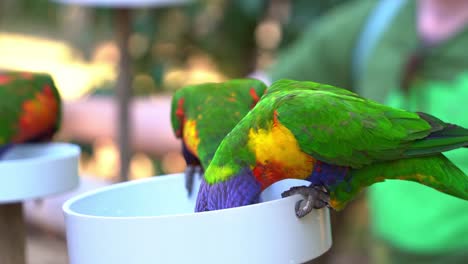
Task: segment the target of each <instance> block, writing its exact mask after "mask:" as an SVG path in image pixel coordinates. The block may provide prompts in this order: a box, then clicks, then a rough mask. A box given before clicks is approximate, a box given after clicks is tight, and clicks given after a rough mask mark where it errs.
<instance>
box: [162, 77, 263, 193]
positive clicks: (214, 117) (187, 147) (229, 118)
mask: <svg viewBox="0 0 468 264" xmlns="http://www.w3.org/2000/svg"><path fill="white" fill-rule="evenodd" d="M265 89H266V86H265V84H264V83H262V82H261V81H258V80H255V79H237V80H230V81H227V82H222V83H206V84H200V85H191V86H186V87H184V88H182V89H180V90H178V91H177V92H176V93H175V94H174V96H173V98H172V109H171V121H172V128H173V130H174V133H175V135H176V137H177V138H181V139H182V152H183V156H184V158H185V161H186V163H187V168H186V170H185V176H186V178H185V179H186V181H185V182H186V188H187V191H188V193H189V195H190V194H191V190H192V185H193V177H194V175H195V174H200V175H201V174H202V173H203V169H204V168H206V167H208V164H209V163H210V162H211V159H212V158H213V155H214V153H215V151H216V149H217V148H218V145H219V143H220V142H221V140H222V139H223V138H224V137H225V136H226V135H227V134H228V133H229V132H230V131H231V129H232V128H233V127H234V126H235V125H236V124H237V122H239V120H241V119H242V117H244V115H245V114H246V113H247V112H248V111H249V110H250V109H252V108H253V107H254V106H255V104H256V103H257V102H258V100H259V99H260V97H261V96H262V95H263V94H264V91H265Z"/></svg>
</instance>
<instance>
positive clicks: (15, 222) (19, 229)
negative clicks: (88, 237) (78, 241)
mask: <svg viewBox="0 0 468 264" xmlns="http://www.w3.org/2000/svg"><path fill="white" fill-rule="evenodd" d="M79 155H80V149H79V147H78V146H75V145H72V144H66V143H46V144H25V145H16V146H14V147H12V148H11V149H10V150H8V151H7V152H6V153H5V154H4V155H3V156H2V157H1V159H0V234H1V236H2V237H1V239H0V263H2V264H22V263H25V252H24V250H25V230H24V220H23V214H22V202H23V201H25V200H29V199H34V198H39V197H45V196H48V195H53V194H58V193H61V192H65V191H68V190H71V189H73V188H75V187H76V186H78V182H79V177H78V157H79Z"/></svg>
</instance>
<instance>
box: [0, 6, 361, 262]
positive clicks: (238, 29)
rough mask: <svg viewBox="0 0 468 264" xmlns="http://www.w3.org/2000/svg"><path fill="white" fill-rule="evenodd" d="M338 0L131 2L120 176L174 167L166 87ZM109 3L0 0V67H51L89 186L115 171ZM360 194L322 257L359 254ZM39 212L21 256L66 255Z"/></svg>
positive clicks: (261, 58)
mask: <svg viewBox="0 0 468 264" xmlns="http://www.w3.org/2000/svg"><path fill="white" fill-rule="evenodd" d="M346 1H347V0H315V1H309V0H235V1H234V0H231V1H229V0H199V1H193V2H192V3H190V4H186V5H178V6H173V7H158V8H149V7H148V8H143V7H142V8H136V9H132V12H131V33H130V39H129V50H128V51H129V54H130V58H131V65H132V68H131V71H132V82H131V83H132V84H131V90H132V92H133V95H134V99H133V101H132V103H131V126H132V138H131V159H130V160H131V161H130V169H129V178H130V179H131V180H133V179H140V178H146V177H152V176H155V175H161V174H169V173H177V172H182V171H183V170H184V168H185V162H184V160H183V157H182V156H181V155H180V153H179V142H178V141H177V140H176V139H175V137H174V136H173V134H172V130H171V128H170V121H169V111H170V105H169V103H170V97H171V95H172V93H173V92H174V91H175V90H176V89H179V88H181V87H182V86H184V85H187V84H195V83H201V82H208V81H221V80H225V79H229V78H235V77H244V76H246V75H247V74H249V73H251V72H254V71H256V70H262V69H265V68H266V67H267V66H268V65H270V64H271V63H273V62H274V61H275V58H276V55H277V54H278V52H279V51H281V50H282V49H284V48H286V47H287V46H288V45H290V44H291V43H293V42H294V40H295V39H297V37H298V36H300V34H301V33H302V30H303V29H304V27H305V25H309V24H310V23H313V22H314V20H315V19H317V18H318V17H319V16H321V15H323V14H324V13H326V12H329V11H330V10H331V9H333V8H334V7H336V6H338V5H340V4H342V3H344V2H346ZM114 11H115V10H113V9H110V8H93V7H85V6H78V5H63V4H58V3H56V2H53V1H47V0H36V1H30V0H1V1H0V69H2V70H25V71H35V72H47V73H49V74H51V75H52V76H53V78H54V80H55V82H56V85H57V86H58V88H59V90H60V93H61V95H62V97H63V99H64V115H63V126H62V129H61V131H60V133H59V135H58V136H57V140H60V141H67V142H73V143H76V144H79V145H80V146H81V149H82V155H81V160H80V174H81V175H82V177H84V178H87V179H90V181H92V182H96V186H98V185H102V184H104V185H105V184H106V183H109V182H115V181H118V174H119V171H118V170H119V153H118V147H117V143H116V140H117V137H116V131H117V125H116V120H117V118H116V101H115V100H114V97H115V89H114V87H115V86H116V80H117V65H118V61H119V56H120V54H119V50H118V47H117V43H116V41H115V35H116V32H115V30H116V28H115V23H114V22H115V16H114ZM361 200H362V199H361ZM361 200H360V201H358V202H357V203H355V204H353V210H354V211H355V213H353V215H354V217H353V219H351V220H350V221H351V222H352V223H353V228H352V230H351V231H350V232H351V233H350V234H349V235H348V236H346V239H345V240H342V241H337V240H336V239H335V241H334V244H335V246H334V247H335V248H334V250H333V252H331V253H330V254H334V258H333V261H332V262H330V263H365V262H366V259H367V258H366V257H367V253H366V251H365V250H364V249H365V248H366V246H365V243H367V239H366V236H365V233H366V228H367V217H366V207H365V204H364V202H363V201H361ZM40 204H41V201H35V202H34V204H32V205H30V206H29V207H26V209H28V208H29V209H30V210H33V208H37V206H41V205H40ZM59 217H62V216H61V214H60V215H59ZM49 220H50V219H49ZM49 220H47V219H46V218H40V219H39V218H34V215H33V214H32V213H31V212H29V221H30V232H29V234H28V236H29V238H28V239H29V240H28V243H29V244H28V253H29V256H28V259H29V261H30V262H29V263H66V262H67V259H66V245H65V240H64V237H63V236H64V235H63V233H62V232H60V230H61V228H60V227H57V228H54V227H53V224H54V223H51V222H50V221H49ZM47 221H49V222H47Z"/></svg>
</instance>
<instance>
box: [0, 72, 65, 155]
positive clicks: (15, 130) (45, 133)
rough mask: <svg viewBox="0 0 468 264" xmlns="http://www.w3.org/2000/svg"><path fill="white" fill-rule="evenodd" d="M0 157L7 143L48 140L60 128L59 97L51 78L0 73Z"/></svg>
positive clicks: (40, 75) (7, 147)
mask: <svg viewBox="0 0 468 264" xmlns="http://www.w3.org/2000/svg"><path fill="white" fill-rule="evenodd" d="M0 99H1V101H0V159H1V156H2V154H4V153H5V152H6V151H7V150H8V149H9V148H10V147H11V146H13V145H14V144H21V143H33V142H44V141H49V140H51V139H52V137H53V135H54V134H55V132H56V131H57V130H58V129H59V127H60V121H61V99H60V95H59V93H58V91H57V88H56V87H55V85H54V82H53V80H52V78H51V77H50V76H49V75H46V74H35V73H34V74H33V73H29V72H0Z"/></svg>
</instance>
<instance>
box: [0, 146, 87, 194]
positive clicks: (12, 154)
mask: <svg viewBox="0 0 468 264" xmlns="http://www.w3.org/2000/svg"><path fill="white" fill-rule="evenodd" d="M79 155H80V149H79V147H78V146H76V145H73V144H68V143H44V144H22V145H15V146H13V147H12V148H11V149H10V150H8V151H7V152H6V153H5V154H4V155H3V156H2V158H1V159H0V203H12V202H18V201H23V200H26V199H33V198H38V197H43V196H46V195H51V194H56V193H60V192H64V191H67V190H70V189H73V188H74V187H76V186H78V182H79V177H78V157H79Z"/></svg>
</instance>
